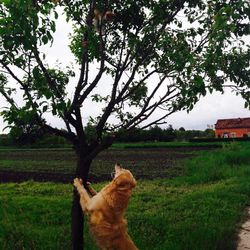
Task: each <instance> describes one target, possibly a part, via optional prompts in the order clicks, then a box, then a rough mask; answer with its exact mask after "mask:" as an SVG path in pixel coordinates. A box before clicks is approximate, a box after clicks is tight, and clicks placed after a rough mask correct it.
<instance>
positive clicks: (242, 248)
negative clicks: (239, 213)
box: [237, 207, 250, 250]
mask: <svg viewBox="0 0 250 250" xmlns="http://www.w3.org/2000/svg"><path fill="white" fill-rule="evenodd" d="M249 249H250V207H249V208H248V211H247V220H246V221H245V222H244V223H243V224H242V226H241V230H240V232H239V242H238V246H237V250H249Z"/></svg>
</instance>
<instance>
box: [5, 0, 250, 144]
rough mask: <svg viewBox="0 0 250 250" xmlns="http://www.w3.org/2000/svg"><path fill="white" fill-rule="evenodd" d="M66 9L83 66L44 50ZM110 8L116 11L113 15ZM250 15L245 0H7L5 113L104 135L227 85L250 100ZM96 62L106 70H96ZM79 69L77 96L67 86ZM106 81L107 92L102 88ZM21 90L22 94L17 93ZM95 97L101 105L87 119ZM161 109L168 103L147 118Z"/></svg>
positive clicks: (14, 119) (72, 136) (144, 123)
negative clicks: (61, 61)
mask: <svg viewBox="0 0 250 250" xmlns="http://www.w3.org/2000/svg"><path fill="white" fill-rule="evenodd" d="M59 10H63V12H64V13H65V14H66V19H67V21H71V22H72V23H73V27H72V34H71V38H70V39H71V44H70V48H71V51H72V53H73V54H74V56H75V59H76V62H77V63H78V64H79V65H80V70H79V72H78V70H76V69H74V70H73V68H71V67H70V65H69V67H67V68H66V69H61V68H60V67H59V66H58V67H54V68H51V67H50V66H49V64H48V63H47V61H46V55H45V54H44V53H42V52H40V48H41V46H43V45H46V44H52V43H53V35H54V33H55V31H56V28H57V19H58V15H59V14H58V13H59V12H58V11H59ZM95 10H98V12H99V16H98V18H99V20H98V21H100V23H99V25H100V27H99V29H98V30H97V29H96V27H93V23H94V22H93V19H95V18H96V17H95ZM107 11H109V12H112V14H113V18H112V20H107V19H105V13H106V12H107ZM249 16H250V3H249V1H247V0H245V1H244V0H237V1H233V0H230V1H229V0H227V1H225V0H223V1H222V0H216V1H198V0H197V1H184V0H167V1H166V0H158V1H153V0H149V1H145V0H138V1H133V0H125V1H111V0H109V1H94V0H91V1H87V0H79V1H78V0H74V1H70V0H65V1H56V0H54V1H31V0H12V1H10V0H3V1H1V4H0V34H1V37H0V65H1V73H0V92H1V94H2V95H3V96H4V97H5V98H6V100H7V101H8V103H9V107H8V108H7V109H5V110H4V111H3V112H2V115H3V116H4V118H5V120H6V121H8V122H9V124H10V125H18V124H19V123H20V122H22V123H30V122H31V121H32V122H33V123H36V124H38V125H39V126H40V127H41V128H43V129H44V130H47V131H49V132H53V133H57V134H61V135H62V136H64V137H67V138H68V139H69V140H71V141H72V142H75V141H76V140H77V139H79V138H80V137H81V136H82V138H81V139H83V137H84V127H85V126H86V125H87V124H91V125H92V126H94V127H95V128H96V131H95V136H96V139H97V138H98V140H100V139H102V138H103V136H104V134H105V135H107V134H109V133H112V134H114V133H115V131H118V130H119V129H127V130H131V129H133V128H136V127H138V126H141V127H143V128H145V127H148V126H151V125H153V124H156V125H159V124H162V123H165V122H166V118H167V116H168V115H170V114H171V113H173V112H176V111H177V110H181V109H188V110H190V109H192V108H193V105H194V104H195V103H196V102H197V101H198V100H199V98H200V96H204V95H206V93H207V92H213V91H214V90H216V91H221V92H223V91H224V88H225V87H230V88H232V89H233V90H234V91H235V92H236V93H238V94H241V95H242V97H243V98H245V101H246V107H247V106H249V100H250V98H249V97H250V92H249V87H250V83H249V58H250V57H249V44H248V43H247V39H249V36H248V35H249V32H250V29H249ZM92 64H93V65H94V67H96V68H97V69H98V72H97V74H96V76H95V77H94V78H93V79H92V78H90V77H89V72H90V70H91V69H92V68H91V67H92V66H91V65H92ZM17 72H18V73H17ZM76 74H77V75H79V79H78V80H77V81H76V80H75V78H74V81H75V91H74V96H73V97H69V95H68V93H67V91H66V86H67V84H68V83H69V81H70V79H71V78H72V77H74V76H75V75H76ZM107 75H108V76H109V78H108V79H110V80H109V81H108V82H105V85H103V82H102V81H103V76H107ZM105 79H106V78H105ZM100 84H102V85H101V86H104V88H105V91H99V92H98V91H95V90H96V87H98V86H99V85H100ZM102 90H103V87H102ZM16 91H22V93H23V102H18V101H16V100H15V92H16ZM87 100H88V101H89V100H91V101H92V102H93V105H95V103H98V104H99V105H100V106H101V109H100V114H99V115H98V116H96V117H94V116H90V117H89V119H88V121H87V124H84V123H83V121H82V113H81V110H83V112H84V107H85V102H86V101H87ZM158 109H161V110H164V112H161V115H160V116H159V117H157V118H155V119H150V120H149V119H148V118H150V117H151V116H152V115H153V114H154V113H155V112H156V111H157V110H158ZM48 112H51V113H52V114H53V115H54V116H57V117H59V118H61V119H62V120H63V121H64V123H65V130H60V129H57V128H54V127H53V126H52V125H49V123H48V122H47V121H46V120H45V118H44V114H45V113H48ZM149 121H150V122H149ZM85 139H86V138H85Z"/></svg>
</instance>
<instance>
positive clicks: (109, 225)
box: [74, 164, 138, 250]
mask: <svg viewBox="0 0 250 250" xmlns="http://www.w3.org/2000/svg"><path fill="white" fill-rule="evenodd" d="M87 185H88V189H89V190H88V191H87V190H86V189H85V188H84V187H83V185H82V180H81V179H78V178H76V179H74V186H75V187H76V189H77V191H78V193H79V195H80V205H81V207H82V210H83V211H84V212H85V213H86V214H87V215H88V216H89V225H90V231H91V234H92V235H93V237H94V238H95V240H96V243H97V245H98V246H99V248H100V249H102V250H138V248H137V247H136V246H135V244H134V242H133V241H132V239H131V238H130V236H129V235H128V232H127V221H126V220H125V219H124V213H125V211H126V208H127V206H128V202H129V198H130V196H131V194H132V189H133V188H134V187H135V186H136V180H135V179H134V177H133V175H132V174H131V172H130V171H129V170H127V169H124V168H122V167H121V166H120V165H119V164H116V165H115V171H114V177H113V180H112V181H111V182H110V183H109V184H108V185H106V186H105V187H104V188H102V189H101V191H100V192H98V193H97V192H96V191H95V190H94V189H93V188H92V187H91V185H90V183H87Z"/></svg>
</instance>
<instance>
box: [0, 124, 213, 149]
mask: <svg viewBox="0 0 250 250" xmlns="http://www.w3.org/2000/svg"><path fill="white" fill-rule="evenodd" d="M86 131H87V133H89V135H87V136H89V138H91V137H92V136H93V130H91V129H86ZM193 138H204V139H205V138H214V131H213V130H212V129H206V130H205V131H201V130H185V129H184V128H183V127H182V128H179V129H173V127H172V126H171V125H169V126H168V127H167V128H161V127H158V126H154V127H150V128H149V129H147V130H134V131H132V132H127V131H120V132H119V133H118V136H117V138H116V142H146V141H160V142H163V141H188V140H190V139H193ZM25 145H26V146H32V147H70V146H71V145H70V144H69V143H68V142H67V141H66V140H65V139H64V138H62V137H58V136H55V135H41V134H37V135H35V134H28V133H27V134H21V135H19V136H17V135H16V134H13V133H10V134H2V135H0V146H2V147H8V146H25Z"/></svg>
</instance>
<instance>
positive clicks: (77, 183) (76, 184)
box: [73, 178, 81, 188]
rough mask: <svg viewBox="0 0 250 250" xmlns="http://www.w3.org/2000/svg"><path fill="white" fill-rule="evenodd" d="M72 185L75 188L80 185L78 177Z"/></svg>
mask: <svg viewBox="0 0 250 250" xmlns="http://www.w3.org/2000/svg"><path fill="white" fill-rule="evenodd" d="M73 185H74V186H75V187H76V188H77V187H79V186H80V185H81V181H80V180H79V179H78V178H75V179H74V183H73Z"/></svg>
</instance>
